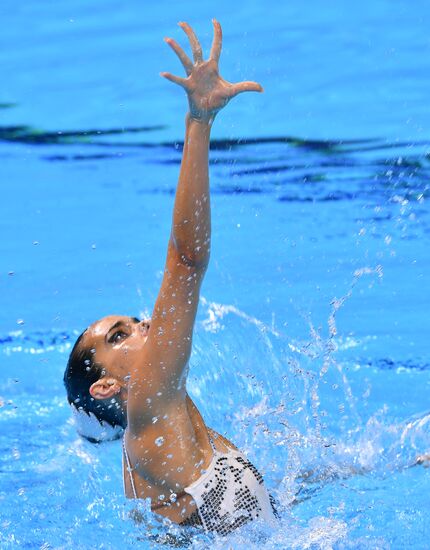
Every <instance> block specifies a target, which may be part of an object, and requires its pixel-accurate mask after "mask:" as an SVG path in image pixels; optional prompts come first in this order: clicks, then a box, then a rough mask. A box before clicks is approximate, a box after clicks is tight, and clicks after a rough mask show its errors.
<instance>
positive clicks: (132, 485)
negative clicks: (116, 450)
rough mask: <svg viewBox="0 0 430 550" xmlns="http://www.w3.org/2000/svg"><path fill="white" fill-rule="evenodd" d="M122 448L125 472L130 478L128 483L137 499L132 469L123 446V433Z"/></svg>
mask: <svg viewBox="0 0 430 550" xmlns="http://www.w3.org/2000/svg"><path fill="white" fill-rule="evenodd" d="M122 449H123V451H124V456H125V462H126V465H127V472H128V476H129V478H130V485H131V489H132V491H133V496H134V498H136V499H137V493H136V486H135V484H134V479H133V470H132V468H131V464H130V459H129V458H128V453H127V449H126V448H125V434H124V437H123V438H122Z"/></svg>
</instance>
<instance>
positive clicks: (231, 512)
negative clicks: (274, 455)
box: [123, 438, 276, 535]
mask: <svg viewBox="0 0 430 550" xmlns="http://www.w3.org/2000/svg"><path fill="white" fill-rule="evenodd" d="M210 441H211V445H212V449H213V457H212V460H211V463H210V464H209V466H208V469H207V470H206V471H205V472H204V473H203V474H202V475H201V476H200V477H199V479H197V480H196V481H194V483H191V485H189V486H188V487H185V488H184V492H185V493H188V494H189V495H191V496H192V498H193V500H194V501H195V503H196V506H197V510H196V511H195V512H193V513H192V514H191V515H190V516H189V517H188V518H187V519H186V520H184V521H183V522H182V523H181V525H184V526H193V527H198V526H200V527H203V529H205V530H206V531H214V532H216V533H218V534H220V535H227V534H228V533H230V532H231V531H233V530H234V529H237V528H238V527H240V526H242V525H244V524H245V523H248V522H249V521H252V520H255V519H259V518H261V519H263V520H265V521H269V522H273V521H274V520H275V517H276V511H275V508H274V504H273V499H272V497H271V496H270V495H269V493H268V491H267V489H266V487H265V486H264V483H263V477H262V476H261V474H260V473H259V471H258V470H257V469H256V468H255V466H254V465H253V464H251V462H249V460H248V459H247V458H246V457H245V455H244V454H243V453H241V452H240V451H235V450H232V449H228V451H226V452H220V451H218V450H217V449H216V448H215V445H214V444H213V441H212V439H211V438H210ZM123 449H124V456H125V460H126V464H127V471H128V473H129V477H130V485H131V488H132V491H133V496H134V498H138V497H137V493H136V487H135V484H134V479H133V473H132V468H131V465H130V460H129V458H128V453H127V449H126V448H125V443H124V439H123Z"/></svg>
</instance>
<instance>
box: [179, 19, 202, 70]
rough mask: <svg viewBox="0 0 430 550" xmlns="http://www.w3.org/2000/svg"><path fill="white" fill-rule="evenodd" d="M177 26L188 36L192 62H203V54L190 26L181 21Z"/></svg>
mask: <svg viewBox="0 0 430 550" xmlns="http://www.w3.org/2000/svg"><path fill="white" fill-rule="evenodd" d="M178 25H179V26H180V27H181V29H182V30H183V31H184V32H185V34H186V35H187V36H188V39H189V41H190V44H191V50H192V52H193V57H194V62H195V63H200V62H201V61H202V60H203V52H202V47H201V46H200V42H199V39H198V38H197V36H196V35H195V33H194V31H193V29H192V28H191V27H190V25H188V23H184V22H183V21H181V22H180V23H178Z"/></svg>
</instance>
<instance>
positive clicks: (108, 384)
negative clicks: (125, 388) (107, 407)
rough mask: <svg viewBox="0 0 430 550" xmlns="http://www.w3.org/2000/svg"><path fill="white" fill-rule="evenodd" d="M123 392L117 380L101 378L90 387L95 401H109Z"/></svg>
mask: <svg viewBox="0 0 430 550" xmlns="http://www.w3.org/2000/svg"><path fill="white" fill-rule="evenodd" d="M120 391H121V385H120V383H119V382H118V380H117V379H116V378H100V379H99V380H97V382H94V384H92V385H91V386H90V395H91V397H94V399H109V398H110V397H113V396H114V395H117V394H118V393H119V392H120Z"/></svg>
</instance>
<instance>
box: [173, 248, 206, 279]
mask: <svg viewBox="0 0 430 550" xmlns="http://www.w3.org/2000/svg"><path fill="white" fill-rule="evenodd" d="M178 254H179V258H180V261H181V263H182V264H184V265H186V266H187V267H190V268H192V269H194V270H195V271H200V272H203V273H204V272H205V271H206V269H207V267H208V265H209V258H210V252H209V249H207V250H205V251H203V252H200V251H199V250H192V251H187V250H183V251H180V250H178Z"/></svg>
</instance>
